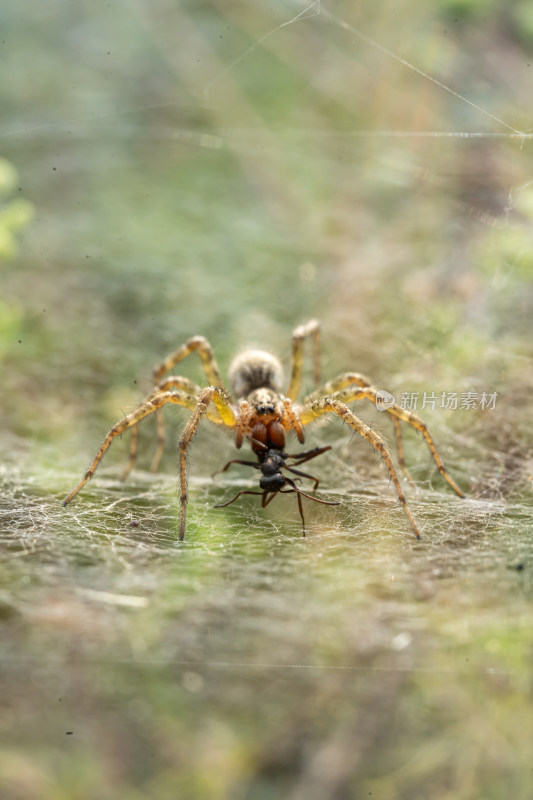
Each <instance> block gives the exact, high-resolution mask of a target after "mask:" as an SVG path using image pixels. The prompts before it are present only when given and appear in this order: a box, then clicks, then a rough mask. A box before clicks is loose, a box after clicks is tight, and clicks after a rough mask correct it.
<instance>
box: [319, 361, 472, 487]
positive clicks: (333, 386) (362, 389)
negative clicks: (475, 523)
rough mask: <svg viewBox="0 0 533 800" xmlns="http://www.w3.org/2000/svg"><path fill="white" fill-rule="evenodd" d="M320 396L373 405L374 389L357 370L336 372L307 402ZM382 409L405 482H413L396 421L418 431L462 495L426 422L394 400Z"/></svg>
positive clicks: (442, 470) (448, 478)
mask: <svg viewBox="0 0 533 800" xmlns="http://www.w3.org/2000/svg"><path fill="white" fill-rule="evenodd" d="M354 384H356V385H357V386H358V387H359V388H358V389H356V388H355V387H354ZM324 395H329V396H331V397H333V398H334V399H336V400H339V401H340V402H341V403H344V404H347V403H351V402H353V401H354V400H370V401H371V402H372V403H374V405H376V406H377V404H378V398H377V390H376V388H375V387H374V386H372V385H371V384H370V382H369V381H368V380H367V379H366V378H365V377H364V375H360V374H359V373H358V372H346V373H345V374H344V375H340V376H339V377H338V378H335V379H334V380H332V381H329V382H328V383H325V384H324V386H323V387H321V388H320V389H318V390H317V391H316V392H313V394H312V395H310V397H309V399H308V404H312V403H314V402H317V401H319V400H320V397H321V396H324ZM383 410H384V411H385V412H386V413H387V414H388V415H389V416H390V417H392V419H393V421H394V433H395V437H396V446H397V449H398V462H399V464H400V466H401V468H402V470H403V472H404V473H405V475H406V477H407V478H408V479H409V481H410V482H411V483H414V482H413V479H412V477H411V475H410V474H409V471H408V469H407V467H406V465H405V460H404V454H403V442H402V433H401V429H400V425H399V421H401V422H406V423H407V424H408V425H411V426H412V427H413V428H414V429H415V430H417V431H420V432H421V433H422V435H423V437H424V439H425V440H426V444H427V446H428V447H429V450H430V453H431V455H432V457H433V460H434V461H435V464H436V465H437V469H438V470H439V472H440V474H441V475H442V477H443V478H444V480H445V481H446V482H447V483H448V484H449V485H450V486H451V487H452V489H453V490H454V492H455V493H456V494H458V495H459V497H464V493H463V492H462V490H461V489H460V488H459V487H458V486H457V484H456V483H455V481H454V480H453V478H452V476H451V475H450V474H449V473H448V471H447V470H446V468H445V466H444V464H443V463H442V460H441V458H440V456H439V454H438V452H437V448H436V446H435V442H434V441H433V438H432V436H431V434H430V432H429V430H428V427H427V425H426V423H425V422H423V421H422V420H421V419H420V417H418V416H417V415H416V414H412V413H411V412H410V411H406V410H405V409H404V408H402V407H401V406H399V405H398V404H397V403H394V404H393V405H391V406H390V407H389V408H384V409H383Z"/></svg>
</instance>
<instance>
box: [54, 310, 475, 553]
mask: <svg viewBox="0 0 533 800" xmlns="http://www.w3.org/2000/svg"><path fill="white" fill-rule="evenodd" d="M308 337H312V340H313V365H314V382H315V385H316V386H319V387H320V388H317V389H316V390H315V391H314V392H313V393H312V394H311V395H310V396H309V397H308V398H307V400H306V401H305V402H304V403H303V404H298V403H296V398H297V397H298V394H299V391H300V385H301V378H302V360H303V342H304V340H305V339H306V338H308ZM319 337H320V324H319V322H318V321H317V320H311V321H310V322H308V323H306V324H305V325H301V326H300V327H298V328H296V330H295V331H294V333H293V335H292V357H291V370H290V378H289V386H288V389H287V391H286V393H285V394H282V385H283V371H282V367H281V364H280V362H279V361H278V360H277V358H275V357H274V356H272V355H270V353H265V352H263V351H260V350H250V351H247V352H244V353H242V354H241V355H238V356H237V357H236V358H235V359H234V360H233V362H232V364H231V366H230V369H229V380H230V384H231V388H232V392H233V395H234V397H235V400H232V398H231V396H230V394H229V392H228V391H227V390H226V389H225V387H224V384H223V383H222V378H221V376H220V371H219V369H218V365H217V362H216V360H215V357H214V355H213V351H212V349H211V346H210V345H209V343H208V341H207V340H206V339H204V338H203V337H202V336H194V337H193V338H192V339H189V340H188V341H187V342H186V343H185V344H184V345H183V346H182V347H180V348H179V349H178V350H176V351H175V352H174V353H172V354H171V355H170V356H168V357H167V358H166V359H165V360H164V361H162V362H161V363H160V364H158V366H156V367H155V369H154V373H153V376H154V384H155V387H154V389H153V391H152V392H151V393H150V394H149V395H148V396H147V397H146V398H145V400H144V401H143V402H142V403H141V404H140V405H139V406H138V407H137V408H136V409H135V410H134V411H132V412H131V413H130V414H128V415H127V416H125V417H124V418H123V419H122V420H120V422H117V423H116V424H115V425H113V427H112V428H111V430H110V431H109V433H108V434H107V435H106V437H105V439H104V441H103V442H102V444H101V446H100V449H99V450H98V453H97V454H96V456H95V458H94V460H93V462H92V464H91V466H90V467H89V469H88V470H87V472H86V473H85V475H84V477H83V478H82V480H81V481H80V483H79V484H78V485H77V486H76V487H75V488H74V489H73V490H72V492H71V493H70V494H69V495H68V496H67V497H66V498H65V500H64V501H63V505H67V503H70V501H71V500H72V498H73V497H74V496H75V495H76V494H77V493H78V492H79V491H80V489H81V488H82V487H83V486H85V484H86V483H87V481H88V480H90V478H92V476H93V474H94V471H95V470H96V468H97V466H98V464H99V463H100V461H101V460H102V457H103V455H104V453H105V452H106V451H107V449H108V447H109V446H110V444H111V442H112V441H113V439H114V438H115V437H116V436H119V435H120V434H122V433H124V431H126V430H128V429H131V432H132V438H131V446H130V458H129V462H128V465H127V467H126V469H125V471H124V474H123V476H122V477H123V478H125V477H126V476H127V474H128V473H129V471H130V469H131V467H132V466H133V464H134V462H135V459H136V456H137V425H138V423H139V422H140V421H141V420H142V419H144V418H145V417H147V416H149V415H150V414H154V413H155V414H156V415H157V428H158V446H157V450H156V453H155V456H154V459H153V462H152V469H156V468H157V465H158V463H159V459H160V457H161V453H162V450H163V446H164V442H165V434H164V425H163V420H162V416H161V413H160V410H161V409H162V407H163V406H164V405H166V404H167V403H175V404H177V405H180V406H185V408H188V409H190V411H192V414H191V416H190V417H189V420H188V422H187V424H186V426H185V428H184V430H183V433H182V435H181V438H180V441H179V480H180V523H179V538H180V539H183V538H184V536H185V520H186V510H187V454H188V450H189V445H190V444H191V441H192V439H193V436H194V434H195V433H196V430H197V429H198V425H199V424H200V422H201V420H202V419H203V418H204V417H205V418H207V419H208V420H210V421H211V422H213V423H215V424H216V425H221V426H225V427H227V428H231V429H232V430H233V431H234V434H235V444H236V446H237V447H238V448H240V447H241V446H242V443H243V440H244V439H245V438H246V439H248V440H249V441H250V444H251V447H252V450H253V452H254V453H255V455H256V456H257V459H258V463H255V462H253V461H239V460H235V461H230V462H228V464H226V466H225V467H224V468H223V470H221V471H224V470H226V469H227V468H228V467H229V466H230V464H232V463H237V464H244V465H245V466H252V467H254V468H256V469H259V470H260V471H261V478H260V480H259V486H260V489H261V491H260V492H253V491H249V490H243V491H241V492H239V493H238V494H237V495H236V496H235V497H234V498H233V499H232V500H230V501H228V502H227V503H221V504H219V506H218V507H219V508H220V507H224V506H227V505H230V503H233V502H234V501H235V500H237V498H239V497H240V496H241V495H242V494H259V495H261V496H262V506H263V507H265V506H266V505H268V503H269V502H270V501H271V500H272V499H273V498H274V497H275V496H276V494H278V492H282V493H295V494H296V497H297V500H298V509H299V512H300V516H301V518H302V525H304V524H305V523H304V518H303V510H302V502H301V496H302V495H303V496H304V497H309V498H310V499H311V500H315V501H316V502H320V503H325V504H326V505H336V504H335V503H329V502H327V501H325V500H318V498H316V497H312V496H311V495H309V494H308V493H306V492H302V490H301V489H299V488H298V487H297V485H296V483H295V481H294V480H293V479H292V478H289V477H287V476H286V475H284V474H283V472H282V470H287V471H289V472H291V473H292V474H295V475H297V476H300V477H304V478H308V479H310V480H312V481H314V485H313V489H312V490H313V491H314V490H315V489H316V488H317V486H318V480H317V479H316V478H314V477H313V476H312V475H308V474H307V473H303V472H301V471H299V470H297V469H296V467H297V466H298V465H299V464H302V463H304V462H305V461H309V460H310V459H312V458H315V457H316V456H318V455H321V454H322V453H324V452H325V451H326V450H329V449H330V448H329V447H317V448H315V449H314V450H309V451H306V452H302V453H299V454H295V455H288V454H287V453H285V452H284V449H285V433H286V432H289V431H294V432H295V433H296V436H297V437H298V440H299V441H300V442H301V443H303V442H304V431H303V429H304V427H305V426H306V425H308V424H309V423H310V422H313V421H314V420H316V419H318V418H319V417H321V416H323V415H324V414H337V415H338V416H339V417H340V418H341V419H342V420H343V421H344V422H346V423H347V424H348V425H349V426H350V427H351V428H353V430H354V431H355V432H356V433H358V434H359V435H360V436H362V437H363V438H364V439H366V440H367V442H369V444H371V445H372V447H373V448H374V449H375V450H376V451H377V452H378V453H379V455H380V456H381V458H382V459H383V461H384V462H385V464H386V466H387V469H388V470H389V474H390V477H391V479H392V482H393V483H394V487H395V489H396V493H397V495H398V499H399V501H400V503H401V504H402V507H403V510H404V512H405V514H406V515H407V518H408V519H409V522H410V523H411V527H412V529H413V531H414V533H415V536H416V537H417V539H420V532H419V530H418V528H417V525H416V523H415V521H414V519H413V516H412V514H411V511H410V509H409V507H408V505H407V501H406V499H405V495H404V493H403V490H402V487H401V484H400V480H399V478H398V474H397V472H396V469H395V467H394V464H393V461H392V458H391V455H390V452H389V450H388V448H387V447H386V445H385V443H384V441H383V439H382V438H381V436H379V435H378V434H377V433H376V432H375V431H373V430H372V428H370V427H369V426H368V425H366V424H365V423H364V422H362V421H361V420H360V419H359V418H358V417H356V416H355V414H354V413H353V412H352V411H351V410H350V409H349V408H348V403H352V402H354V401H355V400H370V401H372V402H373V403H378V402H379V397H378V392H377V390H376V389H375V388H374V387H373V386H372V385H371V384H370V382H369V381H368V380H367V379H366V378H365V377H363V376H362V375H360V374H359V373H357V372H346V373H344V374H343V375H340V376H339V377H337V378H335V379H334V380H332V381H328V382H327V383H325V384H323V385H322V386H320V363H319V361H320V359H319ZM193 352H197V353H198V355H199V356H200V359H201V361H202V364H203V367H204V370H205V374H206V377H207V380H208V382H209V386H207V387H206V388H205V389H201V388H200V387H199V386H197V385H196V384H195V383H193V382H192V381H190V380H189V379H188V378H184V377H182V376H176V375H173V376H170V377H167V378H165V379H164V380H162V377H163V375H164V374H165V373H166V372H168V371H169V370H170V369H172V368H173V367H174V366H175V365H176V364H178V363H179V362H180V361H183V359H184V358H186V357H187V356H188V355H190V354H191V353H193ZM383 410H384V411H385V412H386V413H387V414H388V415H389V416H390V417H391V418H392V420H393V422H394V432H395V436H396V445H397V451H398V461H399V463H400V466H401V468H402V469H403V470H404V472H405V473H406V474H407V477H409V479H410V476H409V473H408V472H407V468H406V466H405V462H404V458H403V446H402V434H401V426H400V423H401V422H406V423H407V424H408V425H411V426H412V427H413V428H415V430H417V431H420V432H421V433H422V435H423V437H424V439H425V440H426V443H427V445H428V447H429V450H430V452H431V455H432V456H433V459H434V461H435V463H436V465H437V468H438V470H439V472H440V473H441V475H442V476H443V478H444V479H445V480H446V481H447V482H448V483H449V485H450V486H451V487H452V489H453V490H454V491H455V492H456V493H457V494H458V495H459V497H464V495H463V492H462V491H461V489H460V488H459V487H458V486H457V484H456V483H455V481H454V480H453V478H452V477H451V476H450V475H449V474H448V472H447V471H446V469H445V468H444V465H443V463H442V461H441V459H440V457H439V455H438V453H437V450H436V447H435V444H434V442H433V439H432V437H431V435H430V433H429V431H428V429H427V426H426V424H425V423H424V422H423V421H422V420H421V419H420V418H419V417H418V416H416V414H412V413H411V412H410V411H407V410H406V409H403V408H401V407H400V406H399V405H396V404H395V403H394V404H392V405H390V406H389V407H388V408H384V409H383ZM289 459H290V460H292V463H287V461H288V460H289ZM287 487H288V488H287ZM303 533H304V535H305V527H304V530H303Z"/></svg>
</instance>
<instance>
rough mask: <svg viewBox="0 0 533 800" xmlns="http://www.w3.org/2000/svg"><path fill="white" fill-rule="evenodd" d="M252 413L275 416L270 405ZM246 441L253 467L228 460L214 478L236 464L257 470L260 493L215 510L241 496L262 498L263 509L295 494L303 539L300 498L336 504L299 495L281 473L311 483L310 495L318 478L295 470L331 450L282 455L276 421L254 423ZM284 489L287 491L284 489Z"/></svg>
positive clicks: (281, 436) (281, 431) (281, 433)
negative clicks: (288, 495) (284, 495)
mask: <svg viewBox="0 0 533 800" xmlns="http://www.w3.org/2000/svg"><path fill="white" fill-rule="evenodd" d="M255 410H256V414H257V417H261V416H263V415H273V414H275V407H274V406H271V405H257V406H256V407H255ZM250 441H251V446H252V450H253V452H254V453H255V454H256V456H257V459H258V462H257V463H255V461H243V460H241V459H232V460H231V461H228V463H227V464H226V465H225V466H224V467H223V468H222V469H221V470H218V472H217V473H215V475H216V474H218V473H220V472H225V471H226V470H227V469H228V468H229V467H230V466H231V465H232V464H240V465H241V466H245V467H253V468H254V469H260V470H261V477H260V479H259V486H260V488H261V491H260V492H257V491H253V490H251V489H243V490H241V491H240V492H239V493H238V494H236V495H235V497H233V498H232V499H231V500H228V502H227V503H219V504H218V505H216V506H215V508H225V507H226V506H229V505H231V504H232V503H234V502H235V501H236V500H238V499H239V497H241V495H243V494H253V495H260V496H261V497H262V502H261V506H262V507H263V508H265V506H267V505H268V504H269V503H270V502H271V501H272V500H273V499H274V497H275V496H276V495H277V494H278V492H281V493H282V494H292V493H295V494H296V498H297V500H298V511H299V512H300V517H301V520H302V533H303V536H305V518H304V514H303V507H302V500H301V497H302V496H303V497H307V498H309V500H314V501H315V502H316V503H322V504H323V505H327V506H337V505H339V503H337V502H329V501H327V500H319V499H318V498H317V497H313V496H312V495H310V494H308V493H307V492H303V491H302V490H301V489H299V488H298V487H297V486H296V483H295V481H294V480H292V478H289V477H288V476H286V475H284V474H283V472H282V470H284V469H285V470H288V472H291V473H292V474H293V475H297V476H299V477H300V478H307V479H308V480H311V481H313V488H312V491H313V492H314V491H316V489H317V487H318V484H319V480H318V478H315V477H314V475H309V474H308V473H307V472H302V471H301V470H299V469H296V467H297V466H299V465H300V464H303V463H304V462H305V461H310V460H311V459H312V458H316V457H317V456H320V455H322V453H326V452H327V451H328V450H331V446H329V445H328V446H327V447H315V448H313V449H312V450H307V451H305V452H303V453H297V454H294V455H292V454H288V453H285V452H284V451H283V448H284V447H285V431H284V429H283V426H282V425H281V423H280V422H279V419H276V418H274V419H272V420H270V421H269V422H268V424H265V423H264V422H262V421H260V420H259V419H256V422H255V424H254V425H253V427H252V431H251V437H250ZM288 459H292V463H290V464H288V463H287V460H288ZM287 486H289V487H290V488H288V489H287V488H285V487H287Z"/></svg>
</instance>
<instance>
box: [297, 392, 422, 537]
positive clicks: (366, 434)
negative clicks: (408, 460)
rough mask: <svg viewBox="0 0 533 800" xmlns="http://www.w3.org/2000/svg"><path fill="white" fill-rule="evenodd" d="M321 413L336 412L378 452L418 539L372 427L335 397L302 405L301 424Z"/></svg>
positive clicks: (389, 462)
mask: <svg viewBox="0 0 533 800" xmlns="http://www.w3.org/2000/svg"><path fill="white" fill-rule="evenodd" d="M323 414H338V416H339V417H341V419H342V420H343V421H344V422H346V423H347V424H348V425H349V426H350V427H351V428H353V429H354V430H355V431H356V433H358V434H359V435H360V436H362V437H363V438H364V439H366V440H367V442H369V443H370V444H371V445H372V447H373V448H374V450H376V451H377V452H378V453H379V454H380V456H381V457H382V458H383V461H384V462H385V464H386V465H387V469H388V470H389V474H390V476H391V479H392V482H393V483H394V488H395V489H396V494H397V495H398V499H399V501H400V503H401V504H402V506H403V510H404V512H405V514H406V516H407V518H408V520H409V522H410V523H411V527H412V529H413V531H414V534H415V536H416V538H417V539H420V532H419V530H418V527H417V525H416V523H415V521H414V518H413V515H412V514H411V511H410V509H409V506H408V505H407V500H406V499H405V495H404V493H403V490H402V487H401V484H400V480H399V478H398V475H397V473H396V470H395V468H394V464H393V463H392V458H391V455H390V453H389V451H388V450H387V447H386V445H385V443H384V441H383V439H382V438H381V437H380V436H378V434H377V433H375V431H373V430H372V428H369V427H368V425H365V423H364V422H362V420H360V419H359V418H358V417H356V416H355V414H352V412H351V411H350V410H349V409H348V408H347V407H346V405H345V404H344V403H343V402H341V401H340V400H338V399H336V398H335V397H328V398H325V399H324V400H315V401H314V402H311V403H308V404H306V405H304V406H303V407H302V408H301V410H300V421H301V423H302V425H308V424H309V423H310V422H313V420H315V419H318V417H321V416H322V415H323Z"/></svg>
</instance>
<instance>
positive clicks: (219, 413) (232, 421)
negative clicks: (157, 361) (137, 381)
mask: <svg viewBox="0 0 533 800" xmlns="http://www.w3.org/2000/svg"><path fill="white" fill-rule="evenodd" d="M211 401H213V404H214V406H215V408H214V409H213V408H210V407H209V405H210V403H211ZM167 403H175V404H177V405H181V406H185V407H186V408H189V409H191V410H192V412H193V413H192V415H191V417H190V419H189V421H188V422H187V425H186V426H185V429H184V431H183V435H182V437H181V439H180V443H179V451H180V455H179V474H180V504H181V505H180V528H179V537H180V539H183V538H184V536H185V511H186V505H187V449H188V447H189V445H190V443H191V440H192V438H193V436H194V434H195V432H196V429H197V428H198V425H199V423H200V420H201V419H202V417H204V416H206V417H207V418H208V419H209V420H211V421H213V422H218V423H219V424H220V423H221V422H222V423H223V424H224V425H226V426H228V427H230V428H234V427H235V426H236V424H237V416H236V413H235V410H234V409H233V407H232V405H231V403H230V401H229V399H228V397H227V394H226V392H225V390H224V389H221V388H219V387H217V386H208V387H207V389H204V390H203V391H202V392H201V394H200V396H199V397H194V396H192V395H189V394H187V393H186V392H180V391H174V392H160V393H155V394H154V395H153V397H151V398H150V399H149V400H147V401H146V402H144V403H142V404H141V405H140V406H139V407H138V408H136V409H135V411H132V412H131V414H128V415H127V416H126V417H124V418H123V419H121V420H120V422H117V423H116V424H115V425H113V427H112V428H111V430H110V431H109V432H108V433H107V435H106V437H105V439H104V441H103V442H102V444H101V445H100V448H99V450H98V453H97V454H96V456H95V458H94V459H93V462H92V464H91V466H90V467H89V469H88V470H87V472H86V473H85V475H84V476H83V478H82V480H81V481H80V482H79V484H78V485H77V486H76V487H75V488H74V489H73V490H72V491H71V492H70V494H69V495H67V497H66V498H65V499H64V501H63V505H64V506H66V505H67V504H68V503H70V501H71V500H72V499H73V498H74V497H75V496H76V495H77V493H78V492H79V491H80V489H82V488H83V487H84V486H85V484H86V483H87V481H89V480H90V479H91V478H92V476H93V475H94V472H95V470H96V469H97V467H98V465H99V463H100V461H101V460H102V458H103V457H104V455H105V453H106V452H107V450H108V449H109V447H110V445H111V443H112V442H113V439H115V438H116V437H117V436H120V435H121V434H122V433H124V431H126V430H128V429H129V428H134V427H135V426H136V425H138V424H139V422H140V421H141V420H143V419H144V418H145V417H147V416H149V415H150V414H154V413H156V412H157V411H158V410H159V409H161V408H162V407H163V406H164V405H166V404H167Z"/></svg>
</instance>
